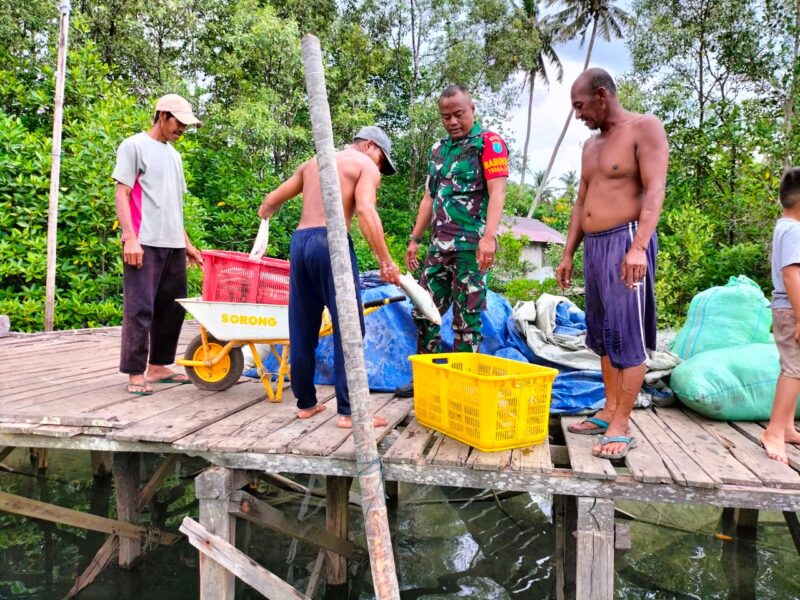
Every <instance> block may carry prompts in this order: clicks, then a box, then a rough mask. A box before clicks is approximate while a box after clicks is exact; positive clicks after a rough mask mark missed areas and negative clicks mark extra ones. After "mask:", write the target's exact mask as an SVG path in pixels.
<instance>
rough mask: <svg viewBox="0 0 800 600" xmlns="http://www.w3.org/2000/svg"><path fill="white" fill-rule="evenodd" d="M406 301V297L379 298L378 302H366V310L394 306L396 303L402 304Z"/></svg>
mask: <svg viewBox="0 0 800 600" xmlns="http://www.w3.org/2000/svg"><path fill="white" fill-rule="evenodd" d="M405 299H406V297H405V296H392V297H390V298H378V299H377V300H370V301H369V302H364V308H375V307H376V306H386V305H387V304H392V303H394V302H402V301H403V300H405Z"/></svg>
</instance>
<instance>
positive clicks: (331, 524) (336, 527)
mask: <svg viewBox="0 0 800 600" xmlns="http://www.w3.org/2000/svg"><path fill="white" fill-rule="evenodd" d="M352 483H353V479H352V478H350V477H332V476H328V477H326V478H325V498H326V505H325V528H326V529H327V530H328V533H330V534H332V535H335V536H336V537H339V538H343V539H345V540H346V539H347V531H348V521H349V516H350V514H349V512H348V511H349V493H350V485H351V484H352ZM325 573H326V577H327V581H328V584H329V585H342V584H344V583H346V582H347V558H346V557H344V556H342V555H341V554H336V553H335V552H331V551H328V552H327V556H326V559H325Z"/></svg>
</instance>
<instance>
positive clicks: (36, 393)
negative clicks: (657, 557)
mask: <svg viewBox="0 0 800 600" xmlns="http://www.w3.org/2000/svg"><path fill="white" fill-rule="evenodd" d="M196 333H197V327H196V325H192V324H188V323H187V325H186V326H185V327H184V332H183V334H182V338H181V344H180V345H181V347H180V348H179V352H182V348H183V346H184V345H185V344H186V343H187V342H188V340H189V339H191V338H192V337H193V336H194V335H196ZM119 340H120V332H119V329H118V328H109V329H98V330H92V331H82V332H60V333H54V334H37V335H30V336H11V337H7V338H3V339H0V358H2V360H0V445H2V446H6V447H32V448H63V449H75V450H95V451H110V452H150V453H181V454H188V455H192V456H201V457H203V458H205V459H206V460H208V461H209V462H210V463H212V464H214V465H218V466H222V467H227V468H230V469H241V470H258V471H270V472H288V473H315V474H320V475H332V476H354V475H356V473H357V468H358V467H357V465H356V463H355V454H354V448H353V440H352V436H351V433H350V432H349V431H348V430H342V429H338V428H337V427H336V421H335V414H336V410H335V399H334V397H333V389H332V387H331V386H320V398H321V400H322V401H324V402H325V403H326V404H327V405H328V407H329V409H328V410H326V411H323V412H322V413H320V414H319V415H317V416H315V417H313V418H311V419H309V420H306V421H300V420H298V419H296V418H295V407H294V402H293V397H292V395H291V391H290V390H289V389H287V390H285V392H284V399H283V402H281V403H270V402H267V401H266V400H265V392H264V389H263V388H262V386H261V385H260V384H258V383H254V382H252V381H243V382H241V383H240V384H238V385H236V386H234V387H233V388H231V389H229V390H225V391H223V392H209V391H202V390H199V389H197V388H196V387H194V386H193V385H191V384H189V385H174V384H173V385H165V384H162V385H156V393H154V394H153V395H152V396H133V395H130V394H128V393H126V391H125V389H124V382H125V377H124V376H123V375H121V374H120V373H119V372H118V371H117V365H118V356H119V352H118V350H119ZM372 402H373V406H374V410H375V411H376V412H380V414H382V415H384V416H386V417H387V418H388V420H389V425H388V426H387V427H384V428H381V429H379V430H377V435H378V438H379V439H380V440H381V443H380V448H381V453H382V456H383V461H384V476H385V478H386V479H387V480H389V481H405V482H412V483H419V484H429V485H441V486H466V487H476V488H493V489H497V490H517V491H530V492H537V493H551V494H555V495H566V496H582V497H595V498H609V499H616V498H620V499H630V500H641V501H649V502H670V503H681V504H707V505H714V506H720V507H740V508H760V509H768V510H783V511H797V510H800V472H799V471H800V448H797V447H791V448H790V450H789V459H790V465H789V466H786V465H782V464H780V463H777V462H775V461H772V460H770V459H769V458H768V457H767V456H766V455H765V453H764V451H763V450H762V449H761V448H760V446H759V444H758V436H759V434H760V432H761V431H762V430H763V424H760V423H722V422H712V421H709V420H707V419H704V418H702V417H700V416H698V415H696V414H694V413H691V412H690V411H686V410H683V409H681V408H668V409H656V410H649V409H648V410H637V411H634V415H633V424H634V429H635V431H634V434H635V435H636V437H637V439H638V442H639V447H638V448H637V449H635V450H634V451H632V452H631V453H630V454H629V456H628V457H627V458H626V459H625V461H624V462H618V463H614V464H612V463H611V462H609V461H607V460H602V459H598V458H594V457H592V456H591V454H590V448H591V446H592V445H593V444H594V443H595V440H596V438H595V437H594V436H580V435H574V434H570V433H568V432H567V431H566V427H567V425H568V424H569V423H570V422H572V421H574V420H575V419H576V418H575V417H565V418H563V419H560V422H559V420H556V419H554V420H553V421H551V443H549V444H544V445H541V446H537V447H531V448H524V449H520V450H513V451H508V452H495V453H483V452H479V451H476V450H473V449H471V448H469V447H467V446H465V445H464V444H461V443H460V442H457V441H455V440H453V439H450V438H447V437H444V436H441V435H439V434H436V433H434V432H431V431H429V430H427V429H425V428H424V427H421V426H420V425H419V424H418V423H417V422H416V421H415V420H414V418H413V414H412V403H411V401H410V400H404V399H399V398H394V397H392V395H391V394H373V395H372Z"/></svg>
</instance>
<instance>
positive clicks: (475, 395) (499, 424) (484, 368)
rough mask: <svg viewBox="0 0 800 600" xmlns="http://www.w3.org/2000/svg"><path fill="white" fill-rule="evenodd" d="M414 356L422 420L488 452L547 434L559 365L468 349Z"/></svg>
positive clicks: (532, 442) (542, 438) (417, 408)
mask: <svg viewBox="0 0 800 600" xmlns="http://www.w3.org/2000/svg"><path fill="white" fill-rule="evenodd" d="M409 360H411V363H412V368H413V372H414V413H415V415H416V418H417V421H419V423H420V424H421V425H424V426H426V427H430V428H431V429H435V430H436V431H439V432H441V433H444V434H446V435H449V436H450V437H453V438H455V439H457V440H460V441H462V442H464V443H465V444H469V445H470V446H473V447H475V448H477V449H478V450H482V451H484V452H494V451H499V450H510V449H511V448H521V447H523V446H532V445H535V444H541V443H542V442H544V441H545V439H547V425H548V421H549V417H550V393H551V391H552V387H553V380H554V379H555V377H556V375H557V374H558V371H556V370H555V369H550V368H547V367H541V366H538V365H531V364H528V363H523V362H518V361H514V360H508V359H506V358H498V357H496V356H489V355H486V354H473V353H468V352H461V353H449V354H416V355H414V356H410V357H409Z"/></svg>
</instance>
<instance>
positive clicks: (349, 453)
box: [330, 398, 414, 460]
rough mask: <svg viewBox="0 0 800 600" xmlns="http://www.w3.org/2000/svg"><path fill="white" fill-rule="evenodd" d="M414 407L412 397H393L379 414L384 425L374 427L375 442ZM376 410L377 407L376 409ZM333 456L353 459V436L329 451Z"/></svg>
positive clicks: (354, 455) (388, 432) (354, 452)
mask: <svg viewBox="0 0 800 600" xmlns="http://www.w3.org/2000/svg"><path fill="white" fill-rule="evenodd" d="M413 408H414V400H413V398H395V399H393V400H392V401H391V402H389V403H388V404H386V405H385V406H384V407H383V408H382V409H380V411H381V412H380V414H381V416H383V417H384V418H385V419H386V425H385V426H383V427H375V428H374V431H375V443H378V442H380V441H381V440H382V439H383V438H385V437H386V436H387V435H389V434H390V433H391V432H392V431H394V428H395V427H397V425H398V424H399V423H402V422H403V421H404V420H405V419H406V417H407V416H408V414H409V412H411V409H413ZM376 412H377V409H376ZM330 456H331V457H334V458H350V459H353V460H355V458H356V447H355V442H354V441H353V436H350V437H348V438H347V439H346V440H345V441H344V442H343V443H342V444H341V445H340V446H339V447H338V448H336V450H334V451H333V452H331V453H330Z"/></svg>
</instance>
